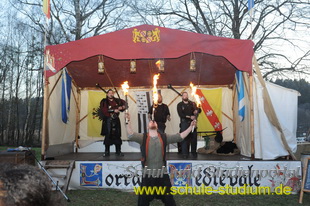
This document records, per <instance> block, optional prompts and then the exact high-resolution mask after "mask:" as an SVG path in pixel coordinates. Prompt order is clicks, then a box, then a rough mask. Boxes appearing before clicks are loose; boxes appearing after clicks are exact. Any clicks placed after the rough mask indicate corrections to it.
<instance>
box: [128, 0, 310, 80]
mask: <svg viewBox="0 0 310 206" xmlns="http://www.w3.org/2000/svg"><path fill="white" fill-rule="evenodd" d="M247 2H248V1H247V0H242V1H240V0H168V1H164V0H161V1H158V0H156V1H155V0H150V1H147V2H142V1H134V3H131V4H130V7H131V8H132V10H133V12H132V13H133V14H135V15H136V16H137V17H139V18H140V22H143V23H150V24H158V25H161V26H168V27H172V28H176V29H183V30H188V31H192V32H197V33H204V34H210V35H215V36H222V37H229V38H235V39H253V41H254V42H255V47H254V50H255V52H256V55H257V56H258V61H259V64H260V65H261V66H262V70H263V73H264V77H265V78H271V77H272V76H277V75H285V74H294V73H303V74H307V75H309V74H310V70H309V67H307V65H309V57H310V56H309V55H310V50H309V47H310V41H309V38H308V41H307V40H306V39H305V38H306V37H307V36H308V34H307V28H309V26H310V7H309V5H310V3H309V1H305V0H295V1H291V0H271V1H263V0H255V6H254V8H253V9H252V10H251V11H248V7H247V6H248V5H247ZM288 51H291V52H288Z"/></svg>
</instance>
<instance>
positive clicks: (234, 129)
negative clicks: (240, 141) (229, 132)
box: [231, 81, 237, 143]
mask: <svg viewBox="0 0 310 206" xmlns="http://www.w3.org/2000/svg"><path fill="white" fill-rule="evenodd" d="M236 92H237V87H236V81H235V84H234V86H233V95H232V108H231V109H232V111H233V134H234V143H236V142H237V133H236V130H237V128H236V127H237V125H236V122H237V120H236V115H235V113H234V108H235V97H236Z"/></svg>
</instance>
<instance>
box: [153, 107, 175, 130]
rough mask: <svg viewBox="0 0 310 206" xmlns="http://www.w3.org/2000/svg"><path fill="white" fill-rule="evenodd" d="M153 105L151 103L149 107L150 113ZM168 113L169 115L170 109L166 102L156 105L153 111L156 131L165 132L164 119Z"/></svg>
mask: <svg viewBox="0 0 310 206" xmlns="http://www.w3.org/2000/svg"><path fill="white" fill-rule="evenodd" d="M153 106H154V105H152V106H151V107H150V109H149V114H150V115H152V114H153ZM168 115H170V111H169V108H168V106H167V105H166V104H164V103H162V104H159V105H157V107H156V108H155V112H154V120H155V122H156V123H157V126H158V131H159V132H161V133H165V129H166V121H167V116H168Z"/></svg>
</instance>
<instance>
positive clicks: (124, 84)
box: [122, 81, 129, 96]
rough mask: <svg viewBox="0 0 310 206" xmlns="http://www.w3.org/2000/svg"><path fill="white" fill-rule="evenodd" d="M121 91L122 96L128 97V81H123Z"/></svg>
mask: <svg viewBox="0 0 310 206" xmlns="http://www.w3.org/2000/svg"><path fill="white" fill-rule="evenodd" d="M122 89H123V92H124V95H125V96H126V95H128V89H129V85H128V81H125V82H124V83H123V84H122Z"/></svg>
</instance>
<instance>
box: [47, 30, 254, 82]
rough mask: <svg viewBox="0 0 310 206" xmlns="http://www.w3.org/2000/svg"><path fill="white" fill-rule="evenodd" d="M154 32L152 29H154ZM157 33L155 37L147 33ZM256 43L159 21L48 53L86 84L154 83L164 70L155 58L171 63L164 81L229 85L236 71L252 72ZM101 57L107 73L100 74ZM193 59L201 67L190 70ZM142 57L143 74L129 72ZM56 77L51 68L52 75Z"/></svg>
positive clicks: (139, 69) (49, 49) (140, 68)
mask: <svg viewBox="0 0 310 206" xmlns="http://www.w3.org/2000/svg"><path fill="white" fill-rule="evenodd" d="M148 31H149V32H148ZM147 34H151V35H153V36H151V38H148V37H147ZM253 46H254V44H253V42H252V41H250V40H237V39H229V38H223V37H215V36H210V35H206V34H198V33H192V32H186V31H181V30H175V29H169V28H164V27H158V26H153V25H140V26H137V27H132V28H128V29H124V30H120V31H115V32H111V33H107V34H103V35H100V36H95V37H90V38H86V39H82V40H78V41H73V42H69V43H65V44H60V45H52V46H47V47H46V51H45V53H46V54H48V57H49V59H50V62H52V64H53V66H54V68H55V69H56V70H57V71H59V70H61V69H62V68H64V67H67V69H68V71H69V73H70V74H71V75H72V77H73V79H74V80H75V82H76V83H77V85H78V86H80V87H94V86H95V84H96V83H100V84H101V85H102V86H104V87H109V86H111V83H110V81H109V79H111V80H112V82H113V84H114V85H115V86H120V84H121V83H122V82H124V81H126V80H128V81H129V85H130V86H151V84H152V76H153V75H154V74H155V73H157V72H158V69H157V68H156V66H155V62H156V61H157V60H158V59H163V60H164V61H165V72H164V73H163V74H162V75H161V77H160V80H159V82H158V84H159V85H166V84H172V85H177V86H185V85H189V82H190V81H192V82H193V83H194V84H200V85H225V84H231V83H233V81H234V74H235V71H236V69H238V70H242V71H245V72H248V73H249V74H251V73H252V56H253V54H254V51H253ZM98 55H103V59H104V64H105V69H106V72H105V74H103V75H102V74H98ZM190 58H195V59H196V71H195V72H190V71H189V62H190ZM130 60H136V64H137V72H136V73H135V74H131V73H130V71H129V68H130ZM52 75H54V73H53V72H52V71H48V72H47V77H49V76H52Z"/></svg>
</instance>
